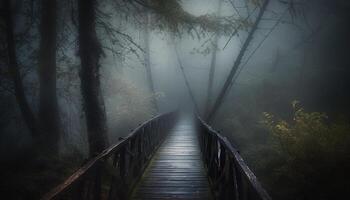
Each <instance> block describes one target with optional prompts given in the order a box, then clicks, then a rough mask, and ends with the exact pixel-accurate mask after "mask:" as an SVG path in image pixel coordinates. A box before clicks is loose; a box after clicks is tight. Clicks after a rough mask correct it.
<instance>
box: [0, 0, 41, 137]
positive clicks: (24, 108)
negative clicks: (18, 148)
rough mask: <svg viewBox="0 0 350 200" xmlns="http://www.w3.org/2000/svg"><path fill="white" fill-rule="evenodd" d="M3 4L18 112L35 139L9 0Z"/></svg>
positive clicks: (10, 67)
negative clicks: (18, 58) (18, 57)
mask: <svg viewBox="0 0 350 200" xmlns="http://www.w3.org/2000/svg"><path fill="white" fill-rule="evenodd" d="M3 4H4V19H5V25H6V28H5V29H6V40H7V53H8V68H9V72H10V75H11V77H12V80H13V85H14V93H15V97H16V100H17V103H18V105H19V108H20V111H21V113H22V116H23V119H24V121H25V123H26V125H27V127H28V128H29V130H30V132H31V134H32V136H33V137H37V136H38V134H39V131H40V129H39V126H38V123H37V120H36V118H35V115H34V113H33V111H32V109H31V108H30V106H29V103H28V100H27V98H26V95H25V92H24V88H23V81H22V77H21V74H20V70H19V66H18V61H17V55H16V54H17V53H16V40H15V34H14V27H15V24H14V20H13V11H12V8H11V0H5V1H4V2H3Z"/></svg>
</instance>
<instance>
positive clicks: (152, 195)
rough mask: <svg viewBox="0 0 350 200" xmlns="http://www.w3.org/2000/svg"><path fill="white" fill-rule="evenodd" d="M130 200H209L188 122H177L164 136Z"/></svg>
mask: <svg viewBox="0 0 350 200" xmlns="http://www.w3.org/2000/svg"><path fill="white" fill-rule="evenodd" d="M132 199H135V200H153V199H154V200H157V199H189V200H190V199H203V200H206V199H208V200H209V199H213V198H212V194H211V190H210V187H209V183H208V178H207V176H206V172H205V170H204V166H203V162H202V160H201V155H200V149H199V144H198V139H197V137H196V133H195V130H194V125H193V124H192V123H191V120H189V119H188V118H181V119H180V120H179V121H178V122H177V124H176V126H175V127H174V128H173V130H172V131H171V132H170V133H169V134H168V136H167V138H166V139H165V141H164V142H163V144H162V145H161V146H160V147H159V149H158V151H157V152H156V154H155V155H154V157H153V159H152V161H151V162H150V164H149V166H148V168H147V170H146V171H145V173H144V175H143V177H142V178H141V180H140V182H139V184H138V185H137V186H136V187H135V190H134V192H133V194H132Z"/></svg>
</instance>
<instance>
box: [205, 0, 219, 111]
mask: <svg viewBox="0 0 350 200" xmlns="http://www.w3.org/2000/svg"><path fill="white" fill-rule="evenodd" d="M221 6H222V0H219V5H218V10H217V15H220V11H221ZM218 41H219V33H215V36H214V40H213V46H212V48H213V51H212V53H211V61H210V71H209V79H208V88H207V99H206V102H205V110H204V115H206V114H207V113H208V112H209V108H210V105H211V98H212V96H213V82H214V75H215V66H216V55H217V49H218Z"/></svg>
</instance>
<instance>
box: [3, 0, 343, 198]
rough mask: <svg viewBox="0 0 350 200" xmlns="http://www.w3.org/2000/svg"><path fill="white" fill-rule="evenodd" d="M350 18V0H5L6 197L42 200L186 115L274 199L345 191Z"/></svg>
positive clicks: (4, 122) (4, 119)
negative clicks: (142, 127) (133, 138)
mask: <svg viewBox="0 0 350 200" xmlns="http://www.w3.org/2000/svg"><path fill="white" fill-rule="evenodd" d="M193 2H195V3H193ZM349 10H350V5H349V3H348V2H347V1H342V0H334V1H331V0H312V1H305V0H217V1H215V2H214V3H213V1H205V2H204V1H203V2H201V1H198V0H193V1H181V0H167V1H163V0H101V1H100V0H62V1H59V0H1V3H0V158H1V161H0V171H1V172H0V177H2V180H1V181H0V193H1V194H5V196H6V195H7V196H8V198H5V199H38V198H40V197H41V196H42V195H43V194H44V193H46V192H48V191H49V190H50V189H52V188H53V187H54V186H56V185H57V184H58V183H60V182H62V180H64V179H65V178H66V177H67V176H68V175H70V174H72V172H74V171H75V170H76V169H78V168H79V167H80V166H81V165H82V164H84V163H86V161H87V160H89V159H91V158H93V157H94V156H96V155H98V154H99V153H101V152H102V151H103V150H105V149H106V148H108V147H110V145H112V144H114V143H116V142H118V141H119V139H122V138H123V137H125V136H126V135H127V134H128V133H129V132H130V129H133V128H134V127H136V126H137V125H138V124H140V123H141V122H143V121H146V120H147V119H150V118H151V117H153V116H155V115H156V114H159V113H164V112H167V111H171V110H175V109H179V108H180V109H181V108H182V109H185V110H187V111H188V110H191V111H193V112H195V113H196V114H198V115H200V116H201V117H202V118H203V119H205V121H207V122H208V123H209V124H211V125H212V126H213V127H215V128H217V129H219V130H222V131H221V132H222V134H223V135H224V136H226V137H227V138H229V139H230V141H231V142H233V143H235V144H236V145H237V147H238V148H239V150H240V152H241V154H242V157H243V158H244V159H245V160H247V163H248V166H249V167H251V169H252V171H253V172H254V173H256V175H257V177H258V179H259V180H261V182H262V184H263V186H264V187H266V188H267V190H268V192H269V193H270V194H271V196H272V197H273V198H274V199H305V200H306V199H332V197H338V196H341V195H342V194H344V192H346V190H347V188H348V186H349V183H348V181H347V179H348V178H349V172H348V169H349V166H350V164H349V162H348V160H350V159H349V152H350V151H349V146H350V137H349V134H348V132H349V131H350V128H349V115H350V106H349V101H350V95H349V93H348V92H347V90H348V88H349V86H350V82H349V79H348V75H349V65H350V63H349V59H348V55H347V52H348V47H349V44H350V40H349V37H348V34H349V33H350V31H349V27H348V23H349V19H350V16H349V14H348V13H349V12H348V11H349ZM198 13H200V14H198ZM203 63H204V64H203ZM290 105H291V106H290ZM225 142H226V140H225ZM214 146H215V145H214ZM208 165H210V163H209V164H208ZM216 178H217V177H216ZM228 193H229V192H228Z"/></svg>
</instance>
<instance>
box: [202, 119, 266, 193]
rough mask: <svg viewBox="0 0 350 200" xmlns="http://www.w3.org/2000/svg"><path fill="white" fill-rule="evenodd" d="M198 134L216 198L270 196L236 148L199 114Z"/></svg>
mask: <svg viewBox="0 0 350 200" xmlns="http://www.w3.org/2000/svg"><path fill="white" fill-rule="evenodd" d="M198 122H199V123H198V129H199V130H198V135H199V139H200V146H201V151H202V154H203V159H204V163H205V165H206V167H207V171H208V176H209V181H210V184H211V186H212V190H213V192H214V195H215V197H216V198H217V199H220V200H226V199H230V200H232V199H234V200H271V197H270V196H269V194H268V193H267V192H266V191H265V189H264V188H263V187H262V185H261V184H260V182H259V181H258V180H257V178H256V176H255V175H254V173H253V172H252V171H251V170H250V169H249V167H248V166H247V164H246V163H245V162H244V160H243V158H242V157H241V155H240V154H239V152H238V151H237V149H236V148H234V147H233V146H232V144H231V143H230V142H229V141H228V139H227V138H226V137H223V136H221V135H220V134H219V133H218V132H216V131H215V130H214V129H212V128H211V127H210V126H209V125H208V124H206V123H205V122H204V121H203V120H202V119H201V118H199V117H198Z"/></svg>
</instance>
